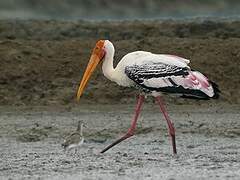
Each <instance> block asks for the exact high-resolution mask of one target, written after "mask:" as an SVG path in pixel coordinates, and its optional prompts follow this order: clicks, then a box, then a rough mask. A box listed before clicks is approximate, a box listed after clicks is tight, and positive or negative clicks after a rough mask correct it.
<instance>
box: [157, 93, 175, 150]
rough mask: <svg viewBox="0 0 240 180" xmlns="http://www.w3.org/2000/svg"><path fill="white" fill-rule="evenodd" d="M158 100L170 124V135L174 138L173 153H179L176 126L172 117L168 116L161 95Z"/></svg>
mask: <svg viewBox="0 0 240 180" xmlns="http://www.w3.org/2000/svg"><path fill="white" fill-rule="evenodd" d="M156 100H157V103H158V104H159V106H160V110H161V111H162V113H163V115H164V117H165V119H166V121H167V124H168V130H169V135H170V136H171V138H172V147H173V153H174V154H177V148H176V140H175V128H174V126H173V123H172V122H171V120H170V118H169V116H168V113H167V110H166V108H165V106H164V103H163V100H162V98H161V97H160V96H157V97H156Z"/></svg>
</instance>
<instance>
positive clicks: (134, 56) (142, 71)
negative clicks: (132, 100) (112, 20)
mask: <svg viewBox="0 0 240 180" xmlns="http://www.w3.org/2000/svg"><path fill="white" fill-rule="evenodd" d="M114 52H115V49H114V46H113V44H112V43H111V42H110V41H109V40H99V41H98V42H97V43H96V45H95V48H94V49H93V52H92V55H91V57H90V60H89V63H88V65H87V68H86V70H85V72H84V75H83V78H82V81H81V83H80V86H79V89H78V92H77V100H78V101H79V99H80V97H81V95H82V93H83V90H84V87H85V86H86V84H87V82H88V80H89V78H90V76H91V74H92V73H93V71H94V69H95V68H96V67H97V65H98V64H99V63H100V62H101V61H102V62H103V64H102V71H103V74H104V76H105V77H107V78H108V79H109V80H111V81H114V82H116V83H117V84H118V85H120V86H125V87H135V88H137V89H140V92H141V93H140V94H139V97H138V101H137V105H136V109H135V114H134V117H133V120H132V123H131V127H130V128H129V129H128V131H127V133H126V134H125V135H124V136H122V137H121V138H119V139H118V140H116V141H115V142H114V143H112V144H111V145H109V146H108V147H106V148H105V149H104V150H102V151H101V153H104V152H105V151H107V150H108V149H110V148H112V147H113V146H115V145H117V144H118V143H120V142H122V141H123V140H125V139H127V138H129V137H131V136H133V135H134V131H135V129H136V123H137V119H138V116H139V114H140V111H141V107H142V105H143V101H144V99H145V96H146V95H152V96H153V97H155V98H156V102H157V103H158V104H159V106H160V110H161V112H162V113H163V115H164V117H165V119H166V122H167V125H168V130H169V135H170V137H171V140H172V147H173V153H174V154H176V153H177V149H176V141H175V128H174V125H173V123H172V122H171V120H170V118H169V115H168V113H167V111H166V109H165V107H164V103H163V100H162V97H161V94H162V92H163V93H175V94H180V95H181V96H182V97H185V98H197V99H210V98H218V97H219V92H220V91H219V90H218V86H217V85H216V84H215V83H213V82H211V81H209V80H208V79H207V78H206V77H205V76H204V75H203V74H202V73H200V72H198V71H194V70H191V69H190V67H189V66H188V64H189V62H190V61H189V60H187V59H184V58H182V57H178V56H174V55H168V54H153V53H151V52H146V51H135V52H131V53H129V54H127V55H125V56H124V57H123V58H122V60H121V61H120V62H119V63H118V65H117V66H116V67H115V68H114V67H113V57H114Z"/></svg>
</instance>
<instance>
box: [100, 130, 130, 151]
mask: <svg viewBox="0 0 240 180" xmlns="http://www.w3.org/2000/svg"><path fill="white" fill-rule="evenodd" d="M133 135H134V132H133V131H128V133H127V134H125V135H124V136H123V137H121V138H119V139H118V140H116V141H115V142H113V143H112V144H110V145H109V146H107V147H106V148H105V149H103V150H102V151H101V152H100V153H104V152H106V151H107V150H109V149H110V148H112V147H113V146H115V145H117V144H119V143H120V142H122V141H124V140H125V139H127V138H129V137H131V136H133Z"/></svg>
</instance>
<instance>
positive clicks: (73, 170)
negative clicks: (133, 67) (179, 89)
mask: <svg viewBox="0 0 240 180" xmlns="http://www.w3.org/2000/svg"><path fill="white" fill-rule="evenodd" d="M98 39H110V40H111V41H112V42H113V43H114V45H115V46H116V57H115V59H116V63H117V62H118V61H119V60H120V59H121V57H123V55H124V54H126V53H128V52H131V51H134V50H146V51H151V52H155V53H164V54H166V53H169V54H175V55H179V56H183V57H186V58H189V59H191V66H192V67H193V69H198V70H200V71H201V72H203V73H204V74H205V75H207V76H208V77H209V78H210V79H211V80H213V81H215V82H216V83H217V84H219V86H220V89H221V91H222V94H221V97H220V99H218V100H214V101H196V100H184V99H180V98H172V97H166V98H165V99H166V103H167V105H168V109H169V110H170V116H171V118H172V119H173V120H174V123H175V126H176V129H177V148H178V155H177V156H173V155H172V150H171V146H170V143H169V138H168V136H167V129H166V123H165V122H164V120H163V118H162V115H161V114H160V112H159V109H158V108H157V107H156V106H155V105H154V106H153V104H154V102H153V101H152V99H151V98H149V99H148V100H147V104H146V106H145V107H144V113H142V116H141V117H140V121H139V124H138V131H137V135H136V136H134V137H132V138H131V139H129V140H128V141H126V142H123V143H121V144H120V145H119V146H117V147H115V148H113V149H112V150H109V151H108V152H106V153H105V154H103V155H102V154H99V151H100V150H101V149H103V148H104V147H105V146H106V145H108V144H109V143H111V142H112V141H113V140H114V139H116V138H117V137H119V136H120V135H121V134H123V133H124V132H125V131H126V130H127V128H128V127H129V125H130V119H131V115H132V112H133V110H134V103H135V93H136V92H135V91H132V89H128V88H121V87H118V86H117V85H116V84H114V83H112V82H109V81H108V80H107V79H105V78H104V77H103V75H102V74H101V68H99V69H98V70H97V71H96V73H95V74H94V76H93V77H92V79H91V81H90V83H89V84H88V87H87V88H86V91H85V93H84V95H83V97H82V99H81V102H80V104H77V103H76V101H75V94H76V90H77V86H78V83H79V81H80V79H81V75H82V73H83V71H84V69H85V66H86V64H87V61H88V58H89V56H90V53H91V49H92V47H93V46H94V43H95V42H96V41H97V40H98ZM239 50H240V22H239V21H229V20H228V21H223V20H221V21H216V20H214V21H208V20H201V19H195V20H194V21H191V20H190V21H173V20H164V21H144V22H143V21H118V22H116V21H115V22H107V21H102V22H86V21H74V22H73V21H54V20H49V21H37V20H28V21H27V20H26V21H20V20H0V63H1V64H0V159H1V161H0V179H28V178H29V179H79V178H80V177H81V179H240V171H239V169H240V146H239V140H240V128H239V127H240V121H239V119H240V111H239V110H240V108H239V103H240V91H239V90H238V89H240V78H239V77H240V76H239V72H240V61H239V58H240V51H239ZM79 119H82V120H84V121H85V122H86V123H87V125H88V128H87V129H85V131H84V136H85V137H86V142H85V144H84V146H83V147H81V148H80V149H79V151H78V153H77V154H74V153H73V152H69V153H64V152H63V149H62V147H61V145H60V144H61V142H62V140H63V138H64V137H65V136H66V135H67V134H68V133H69V132H70V131H71V130H73V129H75V126H76V123H77V121H78V120H79Z"/></svg>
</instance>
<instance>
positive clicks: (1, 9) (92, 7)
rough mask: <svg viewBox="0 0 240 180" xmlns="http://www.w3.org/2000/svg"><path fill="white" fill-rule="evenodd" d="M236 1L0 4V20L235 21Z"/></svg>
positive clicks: (34, 0)
mask: <svg viewBox="0 0 240 180" xmlns="http://www.w3.org/2000/svg"><path fill="white" fill-rule="evenodd" d="M239 12H240V1H239V0H121V1H117V0H61V1H59V0H47V1H46V0H1V1H0V18H2V19H4V18H20V19H39V18H40V19H67V20H72V19H100V20H101V19H139V18H140V19H151V18H191V17H199V16H200V17H228V18H238V17H239Z"/></svg>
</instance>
